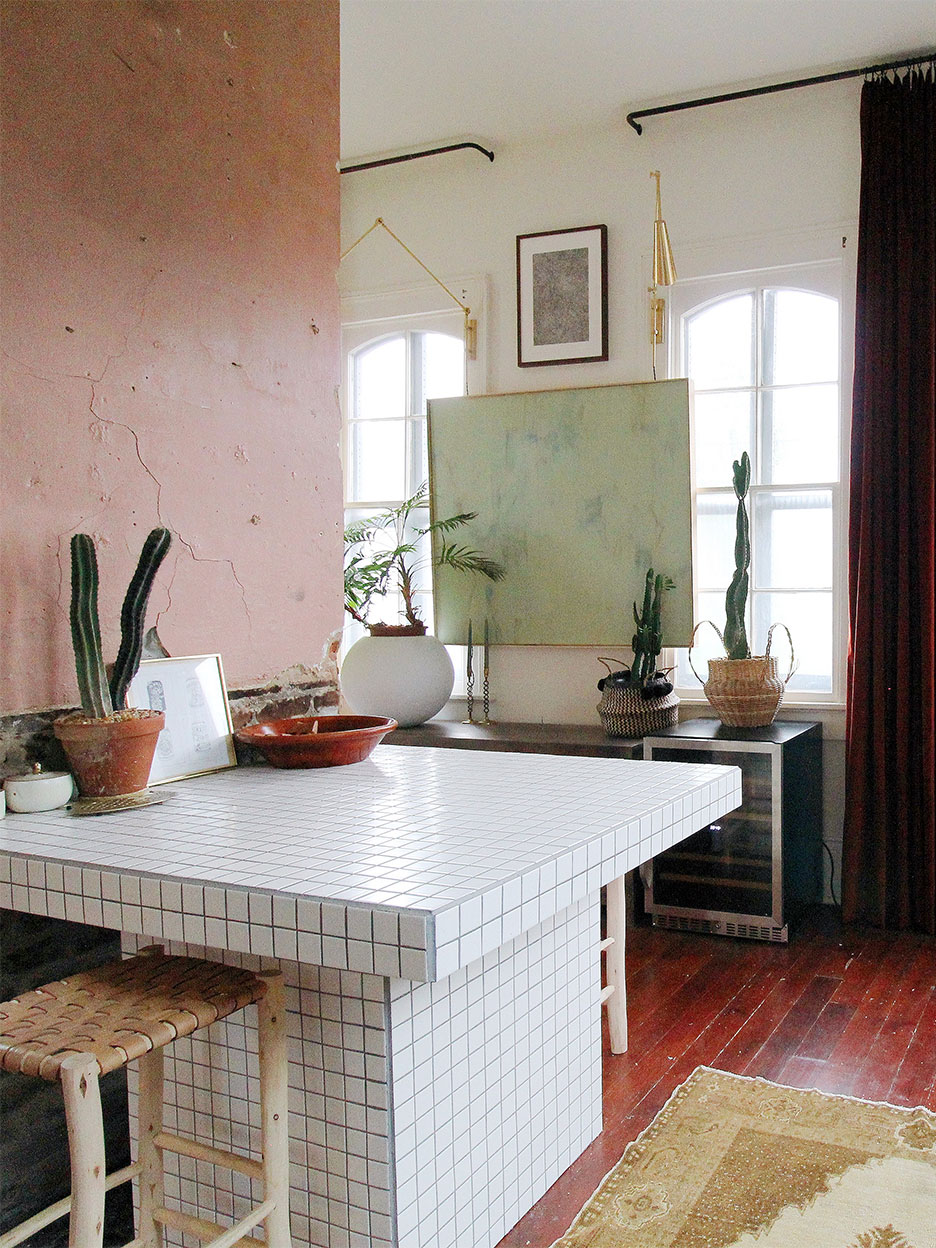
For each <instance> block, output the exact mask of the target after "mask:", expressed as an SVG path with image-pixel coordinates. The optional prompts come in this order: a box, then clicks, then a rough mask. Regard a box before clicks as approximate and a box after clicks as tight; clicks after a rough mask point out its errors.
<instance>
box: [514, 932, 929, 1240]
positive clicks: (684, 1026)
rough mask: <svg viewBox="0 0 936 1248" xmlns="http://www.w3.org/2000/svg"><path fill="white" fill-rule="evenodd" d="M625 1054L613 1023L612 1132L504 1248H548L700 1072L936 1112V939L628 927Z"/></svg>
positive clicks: (607, 1062) (607, 1113) (608, 1058)
mask: <svg viewBox="0 0 936 1248" xmlns="http://www.w3.org/2000/svg"><path fill="white" fill-rule="evenodd" d="M626 964H627V1005H628V1022H629V1030H630V1035H629V1051H628V1052H627V1053H625V1054H622V1055H620V1056H618V1057H613V1056H612V1055H611V1053H610V1051H609V1049H608V1033H607V1024H605V1028H604V1130H603V1131H602V1133H601V1135H600V1136H599V1137H598V1139H597V1140H595V1141H594V1142H593V1143H592V1144H591V1146H590V1147H589V1148H588V1149H586V1151H585V1152H584V1153H583V1154H582V1156H581V1157H580V1158H579V1159H578V1161H576V1162H575V1164H574V1165H573V1166H571V1167H570V1168H569V1169H568V1170H567V1171H566V1172H565V1174H564V1175H563V1176H562V1177H561V1178H560V1179H559V1180H558V1181H557V1182H556V1183H554V1184H553V1186H552V1187H551V1188H550V1189H549V1191H548V1192H547V1193H546V1195H545V1196H544V1197H543V1198H542V1200H540V1201H539V1202H538V1203H537V1204H536V1205H535V1206H534V1208H533V1209H531V1210H530V1212H529V1213H528V1214H527V1215H526V1217H524V1218H523V1219H522V1221H520V1222H519V1223H518V1224H517V1225H516V1226H515V1227H514V1229H513V1230H512V1231H511V1232H510V1233H509V1234H508V1235H507V1236H506V1237H505V1238H504V1239H502V1240H501V1242H500V1244H499V1245H498V1248H549V1246H550V1245H551V1244H553V1243H554V1241H555V1240H556V1239H558V1238H559V1237H560V1236H561V1235H562V1234H564V1233H565V1231H566V1230H567V1229H568V1227H569V1225H570V1224H571V1222H572V1221H573V1219H574V1218H575V1215H576V1214H577V1213H578V1211H579V1209H580V1208H581V1207H582V1205H583V1204H584V1203H585V1201H586V1200H587V1199H588V1197H589V1196H590V1195H591V1194H592V1192H593V1191H594V1190H595V1188H596V1187H597V1186H598V1184H599V1182H600V1181H601V1179H602V1178H603V1177H604V1175H605V1174H607V1172H608V1171H609V1170H610V1169H611V1167H612V1166H613V1165H614V1163H615V1162H616V1161H617V1160H618V1159H619V1158H620V1156H621V1154H622V1152H623V1151H624V1148H625V1146H626V1145H627V1144H628V1143H629V1142H630V1141H631V1140H633V1139H635V1138H636V1137H637V1135H639V1133H640V1132H641V1131H642V1130H643V1129H644V1127H646V1126H647V1125H648V1123H649V1122H650V1121H651V1120H652V1118H653V1117H654V1115H655V1114H656V1113H657V1112H658V1111H659V1110H660V1109H661V1108H662V1106H663V1105H664V1104H665V1102H666V1100H667V1099H668V1098H669V1096H670V1094H671V1093H672V1092H673V1090H674V1089H675V1088H676V1087H677V1086H678V1085H679V1084H680V1083H682V1082H683V1080H684V1079H686V1078H687V1076H688V1075H690V1074H691V1073H692V1071H693V1070H695V1068H696V1066H700V1065H701V1066H713V1067H715V1068H717V1069H719V1070H729V1071H733V1072H735V1073H736V1074H740V1075H760V1076H762V1077H763V1078H765V1079H773V1080H774V1081H775V1082H777V1083H785V1084H789V1085H791V1086H793V1087H799V1088H819V1089H821V1090H822V1091H824V1092H837V1093H842V1094H845V1095H848V1096H857V1097H863V1098H865V1099H867V1100H875V1101H889V1102H890V1103H891V1104H894V1105H926V1106H927V1107H928V1108H929V1109H932V1110H936V941H934V940H932V939H931V938H928V937H925V936H917V935H912V934H906V933H893V932H877V931H875V932H870V931H864V930H856V929H851V928H848V929H844V928H843V927H842V925H841V923H840V921H839V919H838V912H837V911H835V910H833V909H832V908H831V907H817V908H816V909H815V910H814V911H812V912H810V913H809V914H808V915H807V916H806V918H805V919H804V920H803V922H802V923H801V925H800V927H799V929H798V930H797V931H796V932H795V933H794V935H793V936H792V938H791V941H790V944H789V945H771V944H762V943H760V942H757V941H747V940H733V939H728V938H725V937H720V936H704V935H697V934H695V933H684V932H668V931H662V930H658V929H656V928H652V927H646V926H638V927H632V928H628V932H627V954H626Z"/></svg>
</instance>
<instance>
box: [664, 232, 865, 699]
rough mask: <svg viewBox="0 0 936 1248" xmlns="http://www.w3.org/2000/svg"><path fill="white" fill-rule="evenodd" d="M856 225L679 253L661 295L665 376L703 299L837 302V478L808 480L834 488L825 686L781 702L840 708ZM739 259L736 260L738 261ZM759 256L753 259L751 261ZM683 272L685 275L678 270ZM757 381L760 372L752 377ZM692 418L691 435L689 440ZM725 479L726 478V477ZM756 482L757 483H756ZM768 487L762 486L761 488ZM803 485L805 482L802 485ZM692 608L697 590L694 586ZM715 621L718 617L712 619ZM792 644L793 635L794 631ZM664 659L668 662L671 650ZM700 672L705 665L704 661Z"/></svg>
mask: <svg viewBox="0 0 936 1248" xmlns="http://www.w3.org/2000/svg"><path fill="white" fill-rule="evenodd" d="M856 239H857V230H856V228H855V226H854V225H853V224H848V225H845V226H842V227H833V228H832V229H830V230H827V231H825V230H824V231H819V232H815V233H807V234H805V235H803V234H800V235H784V236H779V237H773V238H767V239H761V240H744V241H743V243H742V245H741V247H740V248H739V249H738V250H737V251H735V252H734V255H732V254H731V252H730V251H729V250H728V248H727V247H725V248H719V247H718V246H715V247H708V248H702V249H699V250H698V251H697V252H695V253H694V252H693V251H692V250H691V249H690V250H688V251H687V252H686V253H685V254H684V253H683V252H682V251H681V254H680V258H679V259H680V280H679V281H678V282H677V283H676V285H675V286H673V287H672V288H670V290H669V291H668V292H666V293H667V294H668V299H667V337H668V340H669V343H668V352H667V375H668V376H670V377H675V376H680V375H681V373H680V371H679V370H680V367H681V359H682V350H683V335H682V326H683V320H682V318H683V317H685V316H686V315H688V314H689V313H690V312H691V311H693V310H698V309H699V308H700V307H702V306H704V305H705V304H706V303H711V302H713V301H715V300H716V299H720V298H725V297H728V296H729V295H730V294H731V293H733V292H736V293H740V292H743V291H750V290H751V289H752V288H754V287H763V286H765V285H766V286H772V287H776V288H791V289H800V290H808V291H815V292H816V293H817V294H824V295H832V296H834V297H835V298H836V299H837V300H838V303H839V352H840V363H839V404H840V412H839V480H838V481H837V482H829V483H825V482H817V483H810V484H809V487H808V488H809V489H817V490H819V489H827V490H831V491H832V494H833V584H832V631H833V638H832V688H831V689H830V690H829V691H819V690H794V689H788V690H787V692H786V694H785V695H784V705H785V706H790V707H801V708H807V707H816V708H824V709H828V710H831V709H839V708H842V707H844V704H845V663H846V656H847V646H848V571H847V568H848V465H849V432H850V426H851V390H852V386H851V383H852V373H853V364H854V324H855V316H854V288H855V252H856V247H855V243H856ZM739 261H740V263H739ZM758 261H760V263H758ZM683 275H685V276H683ZM758 380H759V378H758ZM694 440H695V426H694V421H693V422H692V433H691V442H692V445H693V446H694ZM726 485H727V486H730V481H726ZM758 488H760V487H758ZM763 488H768V487H763ZM804 488H806V487H805V486H804ZM691 489H692V527H693V541H694V542H695V541H696V536H695V535H696V531H697V530H696V498H697V492H696V483H695V469H694V465H693V467H692V469H691ZM693 597H694V602H693V614H694V618H695V619H696V620H698V619H699V618H701V617H700V614H699V609H698V597H697V591H696V589H695V586H694V587H693ZM715 622H716V623H717V624H719V626H722V624H723V621H719V620H716V621H715ZM793 642H794V646H795V644H796V638H795V636H794V638H793ZM670 655H671V657H669V658H668V659H667V664H668V665H673V666H674V665H675V655H674V654H672V652H670ZM703 674H704V665H703ZM677 692H678V693H679V696H680V697H681V698H682V699H683V700H685V701H686V702H688V703H692V702H697V703H703V702H704V701H705V699H704V695H703V694H702V690H701V689H700V688H699V687H698V686H684V687H677Z"/></svg>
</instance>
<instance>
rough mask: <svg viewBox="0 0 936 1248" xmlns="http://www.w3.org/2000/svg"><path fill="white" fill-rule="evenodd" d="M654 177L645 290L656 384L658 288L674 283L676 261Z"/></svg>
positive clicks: (662, 318) (660, 328)
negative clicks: (649, 266) (650, 257)
mask: <svg viewBox="0 0 936 1248" xmlns="http://www.w3.org/2000/svg"><path fill="white" fill-rule="evenodd" d="M650 177H651V178H656V216H655V217H654V221H653V269H652V285H650V286H648V287H647V289H648V291H649V294H650V356H651V361H652V364H653V380H654V381H656V375H657V373H656V349H657V347H659V346H662V345H663V341H664V338H665V329H666V301H665V300H664V299H662V298H661V297H660V294H659V292H658V287H660V286H672V285H673V284H674V282H675V281H676V261H675V260H674V259H673V249H672V247H671V246H670V241H669V231H668V230H667V228H666V222H665V221H664V220H663V208H662V206H661V203H660V171H659V169H654V170H653V172H652V173H651V174H650Z"/></svg>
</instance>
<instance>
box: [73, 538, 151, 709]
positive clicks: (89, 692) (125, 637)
mask: <svg viewBox="0 0 936 1248" xmlns="http://www.w3.org/2000/svg"><path fill="white" fill-rule="evenodd" d="M171 542H172V535H171V534H170V532H169V530H168V529H161V528H159V529H153V531H152V532H151V533H150V535H149V536H148V537H147V539H146V541H145V542H144V543H143V550H142V551H141V552H140V558H139V561H138V563H137V567H136V571H135V572H134V574H133V579H132V580H131V581H130V587H129V589H128V590H127V595H126V597H125V598H124V602H123V607H122V609H121V612H120V649H119V651H118V653H117V661H116V663H115V664H114V671H113V675H112V676H111V681H110V685H108V682H107V673H106V671H105V668H104V658H103V653H102V649H101V626H100V622H99V619H98V601H97V600H98V567H97V555H96V553H95V550H94V540H93V539H92V537H91V536H90V534H88V533H76V534H75V535H74V536H73V537H72V540H71V589H72V596H71V613H70V618H71V631H72V648H73V650H74V652H75V671H76V674H77V676H78V691H79V693H80V695H81V709H82V710H83V711H84V713H85V715H87V716H89V717H90V718H92V719H103V718H104V717H105V716H106V715H110V714H111V712H112V711H114V710H118V711H119V710H121V709H122V708H123V705H124V702H125V701H126V696H127V687H128V686H129V684H130V681H131V680H132V679H133V677H134V676H135V675H136V672H137V668H138V667H139V666H140V654H141V651H142V645H143V625H144V622H145V616H146V603H147V601H148V599H149V595H150V590H151V589H152V587H153V578H154V577H155V575H156V572H157V571H158V569H159V565H160V564H161V563H162V561H163V559H165V557H166V552H167V551H168V550H169V546H170V544H171Z"/></svg>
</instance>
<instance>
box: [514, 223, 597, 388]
mask: <svg viewBox="0 0 936 1248" xmlns="http://www.w3.org/2000/svg"><path fill="white" fill-rule="evenodd" d="M607 358H608V227H607V226H606V225H584V226H580V227H578V228H576V229H573V230H548V231H546V232H545V233H543V234H518V235H517V363H518V364H519V366H520V367H521V368H532V367H534V366H535V365H538V364H584V363H585V362H586V361H589V360H606V359H607Z"/></svg>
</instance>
